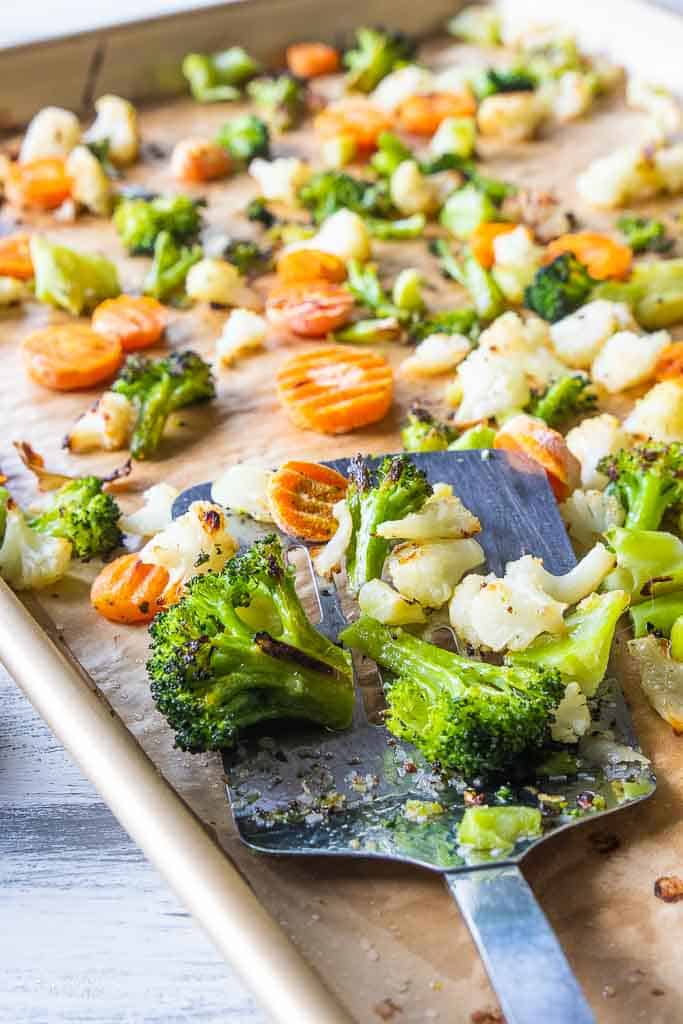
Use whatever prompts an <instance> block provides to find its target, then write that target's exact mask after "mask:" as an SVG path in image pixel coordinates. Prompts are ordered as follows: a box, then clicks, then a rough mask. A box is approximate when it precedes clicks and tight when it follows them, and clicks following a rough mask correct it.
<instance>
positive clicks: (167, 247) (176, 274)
mask: <svg viewBox="0 0 683 1024" xmlns="http://www.w3.org/2000/svg"><path fill="white" fill-rule="evenodd" d="M201 258H202V248H201V246H200V245H192V246H188V245H183V246H179V245H178V244H177V243H176V242H175V241H174V240H173V237H172V235H171V234H170V232H168V231H162V232H161V234H159V235H157V240H156V242H155V243H154V259H153V260H152V265H151V267H150V268H149V270H148V272H147V274H146V275H145V280H144V285H143V291H144V293H145V295H152V296H153V297H154V298H155V299H159V301H160V302H171V301H179V300H184V298H185V279H186V277H187V275H188V272H189V270H190V267H192V266H194V264H195V263H198V262H199V260H200V259H201Z"/></svg>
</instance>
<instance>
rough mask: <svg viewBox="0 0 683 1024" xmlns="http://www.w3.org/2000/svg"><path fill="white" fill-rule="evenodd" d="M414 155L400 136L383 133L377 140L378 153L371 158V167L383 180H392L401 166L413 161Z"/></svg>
mask: <svg viewBox="0 0 683 1024" xmlns="http://www.w3.org/2000/svg"><path fill="white" fill-rule="evenodd" d="M412 156H413V154H412V153H411V152H410V150H409V149H408V147H407V146H406V145H405V143H403V142H402V141H401V140H400V139H399V137H398V135H394V133H393V132H381V134H380V135H379V137H378V139H377V151H376V152H375V153H374V154H373V156H372V157H370V166H371V167H372V169H373V171H375V173H376V174H379V175H380V177H382V178H390V177H391V175H392V174H393V173H394V171H395V170H396V168H397V167H398V166H399V164H402V163H403V161H404V160H410V159H412Z"/></svg>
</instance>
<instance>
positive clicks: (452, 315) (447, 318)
mask: <svg viewBox="0 0 683 1024" xmlns="http://www.w3.org/2000/svg"><path fill="white" fill-rule="evenodd" d="M444 244H445V243H444ZM430 334H464V335H465V336H466V337H468V338H469V339H470V340H471V341H476V339H477V337H478V336H479V317H478V316H477V314H476V312H475V310H473V309H467V308H464V309H449V310H445V311H443V312H441V313H433V314H432V315H431V316H429V317H424V318H423V319H421V320H418V321H416V322H414V323H413V324H411V326H410V336H411V338H412V339H413V340H414V341H422V340H423V339H424V338H428V337H429V335H430Z"/></svg>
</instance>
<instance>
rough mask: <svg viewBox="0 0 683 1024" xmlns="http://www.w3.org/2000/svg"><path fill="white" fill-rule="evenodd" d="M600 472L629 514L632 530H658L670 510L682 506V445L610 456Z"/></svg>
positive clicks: (628, 524) (647, 447)
mask: <svg viewBox="0 0 683 1024" xmlns="http://www.w3.org/2000/svg"><path fill="white" fill-rule="evenodd" d="M598 469H599V471H600V472H601V473H605V474H606V476H608V477H609V480H610V483H609V485H608V489H609V490H610V491H611V492H612V493H613V494H615V495H616V496H617V497H618V498H619V501H620V502H621V504H622V505H623V507H624V510H625V512H626V521H625V523H624V527H625V528H626V529H629V530H657V529H658V528H659V525H660V523H661V521H662V519H663V518H664V514H665V512H666V511H667V510H668V509H675V508H678V507H680V505H681V504H682V503H683V445H681V444H677V443H676V442H673V443H672V444H656V443H654V442H651V443H649V444H642V445H637V446H636V447H635V448H629V449H624V448H622V449H621V451H618V452H617V453H616V454H614V455H607V456H606V457H605V458H604V459H602V460H601V461H600V462H599V463H598Z"/></svg>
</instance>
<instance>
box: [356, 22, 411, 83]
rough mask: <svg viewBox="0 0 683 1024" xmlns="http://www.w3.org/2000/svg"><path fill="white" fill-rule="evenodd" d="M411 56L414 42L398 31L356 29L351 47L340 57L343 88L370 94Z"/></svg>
mask: <svg viewBox="0 0 683 1024" xmlns="http://www.w3.org/2000/svg"><path fill="white" fill-rule="evenodd" d="M414 53H415V43H414V41H413V40H412V39H409V38H408V37H407V36H406V35H404V34H403V33H402V32H385V31H382V30H380V29H375V28H359V29H356V45H355V48H353V49H351V50H347V51H346V53H345V54H344V64H345V65H346V67H347V68H348V69H349V71H348V74H347V76H346V87H347V89H356V90H358V92H372V90H373V89H374V88H375V86H376V85H378V84H379V83H380V82H381V81H382V79H383V78H385V77H386V76H387V75H388V74H389V73H390V72H391V71H394V70H395V68H397V67H400V65H401V64H404V63H406V62H407V61H409V60H411V59H412V57H413V55H414Z"/></svg>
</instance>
